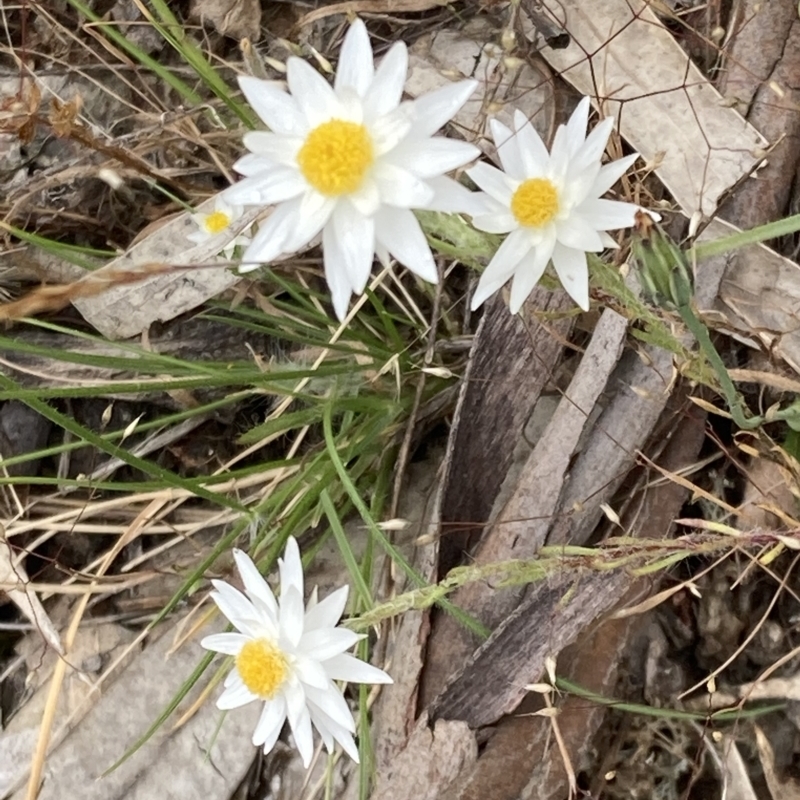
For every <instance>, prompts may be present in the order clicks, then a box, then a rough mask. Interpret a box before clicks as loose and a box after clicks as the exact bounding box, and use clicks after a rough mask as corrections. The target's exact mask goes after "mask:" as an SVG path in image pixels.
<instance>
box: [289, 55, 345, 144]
mask: <svg viewBox="0 0 800 800" xmlns="http://www.w3.org/2000/svg"><path fill="white" fill-rule="evenodd" d="M286 80H287V82H288V84H289V89H290V90H291V92H292V97H293V98H294V100H295V102H296V103H297V105H298V107H299V109H300V111H301V112H302V114H303V116H304V117H305V118H306V120H307V121H308V125H309V127H310V128H312V129H313V128H316V127H317V125H319V124H321V123H323V122H327V121H328V120H329V119H331V117H337V116H339V113H338V112H339V111H340V110H341V107H342V104H341V103H340V102H339V100H338V98H337V97H336V94H335V93H334V91H333V89H332V88H331V86H330V84H329V83H328V81H326V80H325V78H323V77H322V75H320V74H319V72H317V71H316V70H315V69H314V67H312V66H311V64H309V63H308V62H307V61H303V59H302V58H298V57H297V56H292V57H291V58H289V59H288V60H287V61H286Z"/></svg>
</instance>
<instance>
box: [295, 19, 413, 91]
mask: <svg viewBox="0 0 800 800" xmlns="http://www.w3.org/2000/svg"><path fill="white" fill-rule="evenodd" d="M373 75H374V68H373V62H372V47H371V46H370V43H369V33H367V26H366V25H364V23H363V22H362V21H361V20H360V19H357V20H356V21H355V22H354V23H353V24H352V25H351V26H350V30H349V31H347V35H346V36H345V37H344V42H343V43H342V50H341V52H340V54H339V64H338V66H337V67H336V79H335V82H334V87H335V88H336V91H337V92H338V91H339V90H340V89H342V88H343V87H345V86H350V87H352V88H353V89H355V90H356V92H357V93H358V96H359V97H363V96H364V95H365V94H366V92H367V89H368V88H369V85H370V84H371V83H372V78H373ZM404 77H405V76H404ZM292 91H294V90H292Z"/></svg>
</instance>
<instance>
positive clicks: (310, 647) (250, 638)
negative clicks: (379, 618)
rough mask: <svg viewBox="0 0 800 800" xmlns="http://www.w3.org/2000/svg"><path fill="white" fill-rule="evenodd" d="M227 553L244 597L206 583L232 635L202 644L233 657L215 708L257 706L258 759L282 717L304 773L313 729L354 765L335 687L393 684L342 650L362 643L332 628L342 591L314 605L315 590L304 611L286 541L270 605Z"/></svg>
mask: <svg viewBox="0 0 800 800" xmlns="http://www.w3.org/2000/svg"><path fill="white" fill-rule="evenodd" d="M233 555H234V558H235V559H236V566H237V567H238V569H239V574H240V575H241V577H242V581H243V582H244V587H245V593H246V596H245V594H242V593H241V592H240V591H239V590H238V589H234V587H233V586H231V585H230V584H228V583H225V582H224V581H213V584H214V588H215V589H216V591H215V592H212V593H211V597H212V598H213V600H214V602H215V603H216V604H217V606H219V609H220V611H222V613H223V614H224V615H225V616H226V617H227V618H228V619H229V620H230V622H231V623H232V624H233V626H234V627H235V628H236V630H237V631H238V633H215V634H213V635H212V636H206V637H205V638H204V639H203V640H202V642H201V644H202V646H203V647H205V648H206V649H208V650H214V651H215V652H217V653H225V654H226V655H230V656H234V665H235V666H234V668H233V669H232V670H231V672H230V673H229V675H228V676H227V678H226V679H225V691H224V692H223V693H222V695H220V698H219V700H217V707H218V708H221V709H231V708H238V707H239V706H243V705H246V704H247V703H252V702H253V701H255V700H260V701H262V702H263V703H264V710H263V711H262V712H261V717H260V719H259V721H258V724H257V725H256V729H255V732H254V733H253V744H254V745H256V746H263V748H264V752H265V753H268V752H269V751H270V750H272V748H273V747H274V746H275V742H276V741H277V740H278V736H279V735H280V732H281V730H282V728H283V723H284V721H285V720H287V719H288V720H289V727H290V728H291V730H292V735H293V736H294V741H295V744H296V745H297V749H298V751H299V752H300V756H301V757H302V759H303V765H304V766H305V767H308V765H309V764H310V763H311V756H312V754H313V751H314V745H313V741H312V736H311V726H312V725H313V726H314V727H315V728H316V729H317V730H318V731H319V733H320V735H321V736H322V741H323V742H324V744H325V747H326V748H327V750H328V752H329V753H330V752H332V751H333V746H334V741H336V742H339V744H340V745H341V746H342V748H343V749H344V751H345V752H346V753H347V754H348V755H349V756H350V757H351V758H352V759H353V760H354V761H356V762H357V761H358V748H357V747H356V744H355V742H354V741H353V733H354V732H355V729H356V728H355V722H354V721H353V715H352V714H351V713H350V709H349V708H348V706H347V703H346V702H345V699H344V697H343V696H342V693H341V691H340V690H339V688H338V687H337V686H336V684H335V683H334V681H348V682H350V683H392V679H391V678H390V677H389V676H388V675H387V674H386V673H385V672H384V671H383V670H380V669H378V668H377V667H373V666H371V665H370V664H366V663H364V662H363V661H359V660H358V659H357V658H355V657H354V656H351V655H348V654H347V653H346V652H345V651H346V650H349V649H350V648H351V647H352V646H353V645H354V644H355V643H356V642H358V641H359V640H360V639H363V638H364V636H363V635H361V634H357V633H353V631H349V630H347V629H345V628H337V627H336V624H337V623H338V622H339V619H340V617H341V616H342V612H343V611H344V607H345V604H346V603H347V593H348V588H349V587H347V586H343V587H342V588H341V589H338V590H337V591H335V592H333V593H332V594H330V595H329V596H328V597H326V598H325V599H324V600H322V601H321V602H317V590H316V588H315V589H314V591H313V592H312V593H311V597H310V599H309V601H308V603H307V604H306V606H305V608H303V565H302V563H301V561H300V550H299V548H298V547H297V542H296V541H295V540H294V539H293V538H290V539H289V540H288V541H287V543H286V551H285V553H284V557H283V559H278V567H279V570H280V578H281V589H280V600H279V601H276V600H275V596H274V595H273V593H272V590H271V589H270V588H269V586H268V585H267V583H266V581H265V580H264V579H263V578H262V577H261V575H260V573H259V572H258V569H257V567H256V565H255V564H254V563H253V562H252V561H251V560H250V558H249V557H248V556H247V555H246V554H245V553H243V552H242V551H241V550H234V551H233Z"/></svg>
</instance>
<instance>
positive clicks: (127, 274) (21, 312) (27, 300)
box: [0, 263, 198, 322]
mask: <svg viewBox="0 0 800 800" xmlns="http://www.w3.org/2000/svg"><path fill="white" fill-rule="evenodd" d="M185 269H198V267H197V265H194V266H191V267H189V266H175V265H174V264H161V263H149V264H140V265H139V266H138V267H137V268H136V269H135V270H129V269H119V270H108V271H105V270H98V271H97V272H92V273H90V274H88V275H87V276H86V277H85V278H81V279H80V280H77V281H74V282H73V283H58V284H53V285H52V286H39V287H38V288H36V289H33V290H32V291H30V292H28V294H26V295H24V296H23V297H20V298H19V299H18V300H13V301H12V302H10V303H0V321H3V322H11V321H13V320H19V319H23V318H25V317H32V316H35V315H36V314H41V313H43V312H48V311H50V312H53V311H60V310H61V309H62V308H64V307H65V306H67V305H69V304H70V303H71V302H72V301H73V300H77V299H79V298H82V297H94V296H95V295H98V294H102V293H103V292H104V291H106V289H111V288H113V287H114V286H124V285H125V284H129V283H137V282H138V281H143V280H145V279H146V278H152V277H153V276H154V275H165V274H168V273H170V272H175V271H177V270H185Z"/></svg>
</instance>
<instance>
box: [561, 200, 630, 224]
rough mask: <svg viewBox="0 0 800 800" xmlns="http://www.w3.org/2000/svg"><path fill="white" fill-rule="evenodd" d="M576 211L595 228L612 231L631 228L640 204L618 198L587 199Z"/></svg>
mask: <svg viewBox="0 0 800 800" xmlns="http://www.w3.org/2000/svg"><path fill="white" fill-rule="evenodd" d="M576 211H577V213H579V214H580V215H581V216H582V217H583V218H584V219H585V220H586V221H587V223H588V224H589V225H591V227H593V228H594V229H595V230H598V231H610V230H617V229H618V228H630V227H631V226H632V225H633V223H634V218H635V216H636V212H637V211H639V206H637V205H634V204H633V203H622V202H620V201H618V200H587V201H586V202H584V203H581V205H580V207H579V208H578V209H576Z"/></svg>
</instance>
